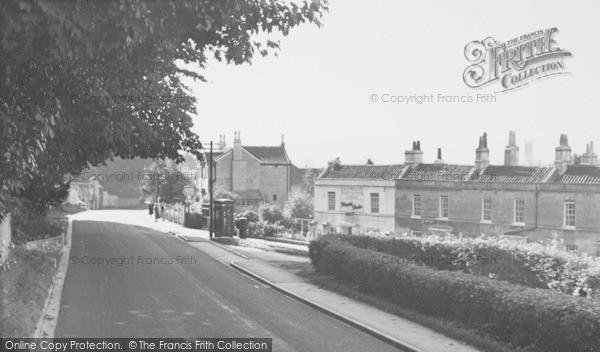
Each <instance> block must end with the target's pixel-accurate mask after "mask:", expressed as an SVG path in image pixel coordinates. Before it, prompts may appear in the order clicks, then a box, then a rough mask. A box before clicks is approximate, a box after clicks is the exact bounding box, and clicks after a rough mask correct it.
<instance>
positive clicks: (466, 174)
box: [320, 164, 600, 184]
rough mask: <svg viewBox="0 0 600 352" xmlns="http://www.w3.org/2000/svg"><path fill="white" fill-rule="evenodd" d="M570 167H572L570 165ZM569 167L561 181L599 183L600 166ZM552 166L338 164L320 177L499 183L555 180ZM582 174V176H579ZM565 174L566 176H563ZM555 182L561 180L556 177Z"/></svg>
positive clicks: (554, 171) (554, 170)
mask: <svg viewBox="0 0 600 352" xmlns="http://www.w3.org/2000/svg"><path fill="white" fill-rule="evenodd" d="M570 168H573V166H570ZM591 168H593V169H586V170H587V171H585V172H584V170H583V169H578V170H575V169H573V170H571V173H572V174H573V176H571V174H569V172H567V174H565V175H564V180H569V182H570V183H576V182H577V181H579V182H583V181H586V182H588V183H594V182H596V183H598V184H600V168H597V167H591ZM555 173H556V169H555V168H554V167H530V166H507V165H490V166H488V167H487V168H486V169H485V170H484V172H483V173H481V174H479V173H478V172H477V171H476V169H475V166H472V165H458V164H417V165H415V166H414V167H410V166H409V165H406V164H397V165H338V166H336V167H329V168H328V169H327V170H325V172H324V173H323V174H322V175H321V177H320V178H338V179H386V180H393V179H399V180H402V181H457V182H460V181H469V182H503V183H545V182H555V181H556V180H554V179H553V178H552V177H553V176H554V175H555ZM581 173H585V174H586V176H582V175H580V174H581ZM566 176H569V177H566ZM558 182H565V181H562V180H558Z"/></svg>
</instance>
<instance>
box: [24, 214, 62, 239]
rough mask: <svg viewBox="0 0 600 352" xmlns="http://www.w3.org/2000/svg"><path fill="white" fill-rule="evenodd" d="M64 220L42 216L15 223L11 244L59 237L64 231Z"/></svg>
mask: <svg viewBox="0 0 600 352" xmlns="http://www.w3.org/2000/svg"><path fill="white" fill-rule="evenodd" d="M66 226H67V222H66V221H65V220H64V219H52V218H49V217H47V216H44V215H40V216H36V217H33V218H29V219H23V220H18V221H15V231H14V238H13V242H15V243H23V242H29V241H35V240H40V239H44V238H50V237H55V236H61V235H62V234H63V231H64V230H65V229H66Z"/></svg>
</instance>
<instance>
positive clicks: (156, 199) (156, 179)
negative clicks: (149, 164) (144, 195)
mask: <svg viewBox="0 0 600 352" xmlns="http://www.w3.org/2000/svg"><path fill="white" fill-rule="evenodd" d="M154 168H155V171H156V174H155V175H154V191H155V192H154V203H158V177H159V175H158V159H154Z"/></svg>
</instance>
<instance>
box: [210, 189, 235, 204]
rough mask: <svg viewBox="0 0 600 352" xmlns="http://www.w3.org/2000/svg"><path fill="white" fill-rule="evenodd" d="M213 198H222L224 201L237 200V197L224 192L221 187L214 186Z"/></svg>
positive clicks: (226, 191) (229, 192) (231, 193)
mask: <svg viewBox="0 0 600 352" xmlns="http://www.w3.org/2000/svg"><path fill="white" fill-rule="evenodd" d="M213 198H214V199H220V198H224V199H231V200H233V201H235V200H237V199H238V198H239V196H238V195H237V194H235V193H233V192H231V191H228V190H226V189H225V188H223V187H221V186H216V187H215V189H214V190H213Z"/></svg>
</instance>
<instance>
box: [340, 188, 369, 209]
mask: <svg viewBox="0 0 600 352" xmlns="http://www.w3.org/2000/svg"><path fill="white" fill-rule="evenodd" d="M340 209H341V210H342V211H344V212H352V213H363V212H364V195H363V189H362V187H357V186H343V187H342V194H341V197H340Z"/></svg>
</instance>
